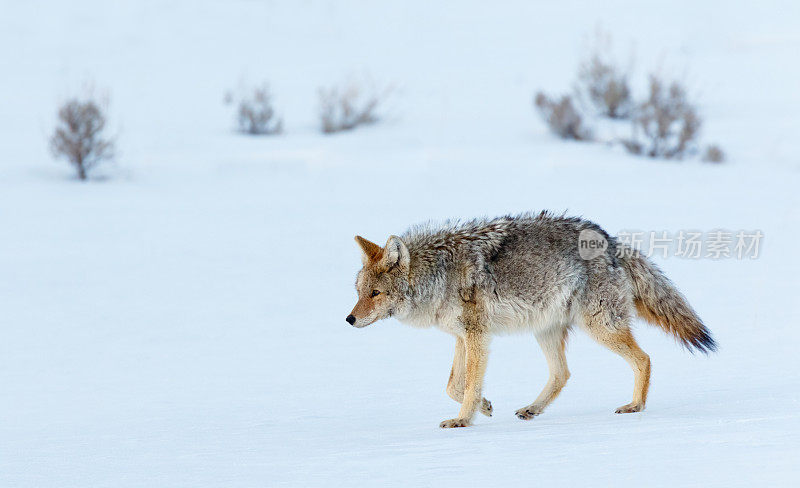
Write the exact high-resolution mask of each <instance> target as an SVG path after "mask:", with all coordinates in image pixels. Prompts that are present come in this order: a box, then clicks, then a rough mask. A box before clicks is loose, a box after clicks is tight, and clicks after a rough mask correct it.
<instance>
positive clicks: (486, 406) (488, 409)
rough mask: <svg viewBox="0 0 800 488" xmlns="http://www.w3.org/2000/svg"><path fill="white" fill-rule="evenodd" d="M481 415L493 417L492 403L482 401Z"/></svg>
mask: <svg viewBox="0 0 800 488" xmlns="http://www.w3.org/2000/svg"><path fill="white" fill-rule="evenodd" d="M481 413H482V414H484V415H486V416H487V417H491V416H492V402H490V401H489V400H487V399H485V398H484V399H483V400H482V401H481Z"/></svg>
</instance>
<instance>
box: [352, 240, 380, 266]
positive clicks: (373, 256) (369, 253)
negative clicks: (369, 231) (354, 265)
mask: <svg viewBox="0 0 800 488" xmlns="http://www.w3.org/2000/svg"><path fill="white" fill-rule="evenodd" d="M356 243H358V246H359V247H360V248H361V253H362V254H361V260H362V261H363V262H364V264H367V263H368V262H370V261H373V260H377V259H378V258H379V257H380V256H381V254H382V253H383V249H381V246H379V245H377V244H375V243H374V242H370V241H368V240H366V239H364V238H363V237H361V236H356Z"/></svg>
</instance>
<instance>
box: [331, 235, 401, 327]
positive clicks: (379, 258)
mask: <svg viewBox="0 0 800 488" xmlns="http://www.w3.org/2000/svg"><path fill="white" fill-rule="evenodd" d="M356 242H357V243H358V245H359V247H361V252H362V256H361V260H362V262H363V264H364V267H363V268H361V271H359V272H358V276H357V277H356V291H357V292H358V302H357V303H356V306H355V307H354V308H353V311H352V312H350V315H348V316H347V318H346V319H345V320H347V323H348V324H350V325H352V326H353V327H359V328H361V327H366V326H368V325H369V324H371V323H373V322H375V321H376V320H380V319H385V318H386V317H391V316H392V315H394V314H396V313H402V312H403V308H404V306H405V303H406V296H407V293H408V271H409V263H410V256H409V254H408V248H407V247H406V245H405V243H404V242H403V241H402V240H401V239H400V238H399V237H397V236H391V237H389V240H388V241H387V242H386V246H384V247H380V246H379V245H377V244H375V243H374V242H370V241H368V240H366V239H364V238H363V237H361V236H356Z"/></svg>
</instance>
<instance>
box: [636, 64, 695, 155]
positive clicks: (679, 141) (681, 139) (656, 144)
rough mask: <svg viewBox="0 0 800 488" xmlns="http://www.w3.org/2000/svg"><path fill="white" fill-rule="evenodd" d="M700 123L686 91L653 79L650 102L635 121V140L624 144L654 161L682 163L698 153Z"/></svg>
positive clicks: (639, 111) (638, 111) (641, 109)
mask: <svg viewBox="0 0 800 488" xmlns="http://www.w3.org/2000/svg"><path fill="white" fill-rule="evenodd" d="M700 126H701V120H700V117H699V116H698V115H697V111H696V109H695V107H694V106H693V104H692V103H691V102H690V101H689V98H688V95H687V93H686V89H685V88H684V87H683V86H682V85H681V84H680V83H678V82H675V81H673V82H671V83H669V85H668V86H667V84H666V83H665V82H664V81H663V80H662V79H661V78H660V77H659V76H656V75H651V76H650V85H649V96H648V99H647V100H646V101H645V102H644V103H642V104H641V105H639V107H638V108H637V110H636V116H635V117H634V119H633V137H632V139H630V140H628V141H623V145H624V146H625V148H626V149H628V151H630V152H631V153H634V154H644V155H646V156H649V157H651V158H666V159H673V158H674V159H681V158H683V156H684V155H686V154H687V153H690V152H693V151H695V150H696V144H697V137H698V135H699V132H700Z"/></svg>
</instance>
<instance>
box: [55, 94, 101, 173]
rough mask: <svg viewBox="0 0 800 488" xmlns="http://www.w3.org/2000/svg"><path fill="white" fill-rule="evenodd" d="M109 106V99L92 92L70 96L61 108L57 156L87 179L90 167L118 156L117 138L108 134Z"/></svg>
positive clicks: (56, 131) (57, 125)
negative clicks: (85, 95) (99, 98)
mask: <svg viewBox="0 0 800 488" xmlns="http://www.w3.org/2000/svg"><path fill="white" fill-rule="evenodd" d="M107 106H108V102H107V100H100V101H98V100H97V99H95V98H94V97H92V96H88V97H87V98H86V99H78V98H73V99H71V100H68V101H67V102H66V103H64V104H63V105H62V106H61V107H60V108H59V109H58V122H57V124H56V128H55V131H54V132H53V135H52V136H51V137H50V149H51V151H52V152H53V155H54V156H55V157H56V158H64V159H66V160H67V161H68V162H69V163H70V164H71V165H72V166H73V167H74V168H75V171H76V172H77V174H78V178H79V179H81V180H86V179H87V178H88V173H89V171H90V170H92V169H93V168H95V167H97V165H99V164H100V163H102V162H103V161H106V160H110V159H111V158H112V157H113V156H114V140H113V138H112V137H110V136H108V135H106V134H105V128H106V122H107V115H106V111H107Z"/></svg>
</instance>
